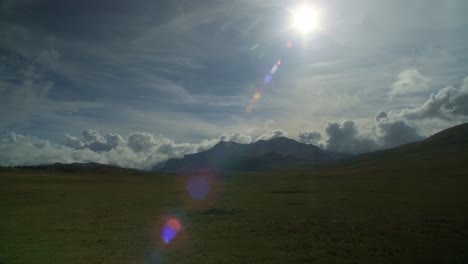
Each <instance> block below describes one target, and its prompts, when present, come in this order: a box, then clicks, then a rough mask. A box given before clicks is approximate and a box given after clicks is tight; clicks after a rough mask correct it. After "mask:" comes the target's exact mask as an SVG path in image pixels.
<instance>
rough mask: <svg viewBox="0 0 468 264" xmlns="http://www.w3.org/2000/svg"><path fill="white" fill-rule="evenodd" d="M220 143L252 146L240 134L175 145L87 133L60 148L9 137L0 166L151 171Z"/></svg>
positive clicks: (0, 144) (1, 142)
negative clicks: (88, 165) (79, 165)
mask: <svg viewBox="0 0 468 264" xmlns="http://www.w3.org/2000/svg"><path fill="white" fill-rule="evenodd" d="M220 140H223V141H235V142H239V143H249V142H251V141H252V139H251V137H250V136H248V135H244V134H241V133H233V134H229V133H225V134H223V135H221V136H220V137H218V138H212V139H205V140H202V141H201V142H199V143H176V142H174V141H173V140H172V139H169V138H165V137H163V136H157V137H155V136H153V134H150V133H144V132H137V133H132V134H130V135H128V136H127V137H122V136H120V135H119V134H112V133H108V134H105V135H101V133H99V132H98V131H96V130H92V129H87V130H85V131H83V133H82V134H81V138H77V137H74V136H71V135H69V134H65V135H64V137H63V139H62V140H61V141H60V142H59V143H57V144H51V143H49V141H47V140H42V139H39V138H35V137H30V136H24V135H20V134H16V133H13V132H11V133H9V134H8V135H6V136H5V137H4V138H2V139H0V166H20V165H41V164H51V163H55V162H61V163H72V162H98V163H103V164H111V165H116V166H121V167H126V168H137V169H145V170H147V169H151V168H152V167H153V166H155V165H156V164H158V163H160V162H163V161H165V160H167V159H169V158H176V157H177V158H180V157H183V156H184V155H186V154H192V153H196V152H200V151H203V150H207V149H209V148H211V147H213V146H214V145H215V144H217V143H218V142H219V141H220Z"/></svg>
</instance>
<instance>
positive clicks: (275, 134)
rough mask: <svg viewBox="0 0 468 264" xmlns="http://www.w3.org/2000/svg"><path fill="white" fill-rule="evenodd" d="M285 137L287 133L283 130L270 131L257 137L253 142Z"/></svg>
mask: <svg viewBox="0 0 468 264" xmlns="http://www.w3.org/2000/svg"><path fill="white" fill-rule="evenodd" d="M285 136H287V133H286V132H285V131H284V130H281V129H270V130H268V131H267V132H265V133H264V134H262V135H260V136H258V137H257V138H256V139H255V141H259V140H269V139H273V138H278V137H285Z"/></svg>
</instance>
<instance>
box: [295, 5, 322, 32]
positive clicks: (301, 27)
mask: <svg viewBox="0 0 468 264" xmlns="http://www.w3.org/2000/svg"><path fill="white" fill-rule="evenodd" d="M291 25H292V27H293V28H294V29H295V30H297V31H298V32H300V33H301V34H303V35H306V34H308V33H311V32H314V31H317V30H319V28H320V12H319V9H317V8H314V7H311V6H309V5H307V4H303V5H301V6H299V7H297V8H296V9H294V10H293V11H292V21H291Z"/></svg>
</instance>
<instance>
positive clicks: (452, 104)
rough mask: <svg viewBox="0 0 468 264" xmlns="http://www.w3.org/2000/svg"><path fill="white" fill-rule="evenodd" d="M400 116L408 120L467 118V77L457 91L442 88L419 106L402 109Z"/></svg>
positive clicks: (450, 88)
mask: <svg viewBox="0 0 468 264" xmlns="http://www.w3.org/2000/svg"><path fill="white" fill-rule="evenodd" d="M400 116H402V117H403V118H406V119H409V120H421V119H428V118H439V119H454V118H455V117H457V116H468V77H467V78H465V79H464V80H463V84H462V85H461V87H460V88H459V89H457V88H455V87H452V86H448V87H445V88H442V89H441V90H439V91H438V92H437V93H433V94H431V96H430V97H429V99H428V100H427V101H426V102H424V104H422V105H421V106H419V107H415V108H406V109H403V110H402V111H401V112H400Z"/></svg>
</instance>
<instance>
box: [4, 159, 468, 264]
mask: <svg viewBox="0 0 468 264" xmlns="http://www.w3.org/2000/svg"><path fill="white" fill-rule="evenodd" d="M222 186H223V188H222V189H221V188H220V189H218V190H220V192H219V195H218V196H217V197H216V198H215V199H213V200H212V202H213V203H212V204H204V205H203V206H202V205H197V204H196V202H194V201H190V200H189V199H188V198H187V197H188V196H187V194H186V193H184V191H185V189H184V186H183V181H181V180H180V179H178V178H177V177H176V176H174V175H164V174H157V173H138V172H125V171H118V172H115V173H113V172H112V171H108V172H104V173H92V172H86V173H63V172H47V171H34V170H23V169H1V171H0V263H2V264H6V263H8V264H10V263H11V264H20V263H21V264H22V263H86V264H89V263H113V264H117V263H127V264H128V263H281V264H284V263H468V192H467V190H468V189H467V188H468V166H467V165H466V163H465V158H463V157H458V158H447V159H437V160H436V159H429V160H426V161H422V162H418V163H414V162H411V160H409V161H405V160H401V161H398V160H397V161H394V162H392V163H379V162H373V163H372V162H371V163H365V164H361V165H350V164H342V165H340V166H334V167H328V168H320V169H317V170H311V171H289V170H284V171H277V172H256V173H233V174H231V175H229V176H225V177H223V179H222ZM213 188H215V187H214V186H213ZM171 214H172V215H175V216H177V217H179V218H180V219H181V220H182V222H183V225H184V230H183V232H182V233H181V235H180V236H179V237H177V238H176V240H175V241H174V243H172V244H170V245H163V244H162V243H160V242H158V241H159V240H160V239H159V237H158V235H159V230H160V228H161V225H160V224H161V223H160V220H161V217H163V216H165V215H171Z"/></svg>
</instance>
